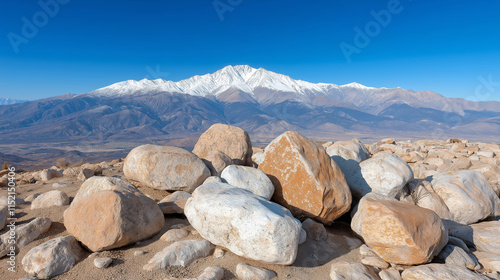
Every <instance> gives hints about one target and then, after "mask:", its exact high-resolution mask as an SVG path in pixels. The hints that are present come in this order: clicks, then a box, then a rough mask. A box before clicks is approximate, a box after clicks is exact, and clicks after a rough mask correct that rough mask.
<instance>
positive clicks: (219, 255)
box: [214, 248, 226, 259]
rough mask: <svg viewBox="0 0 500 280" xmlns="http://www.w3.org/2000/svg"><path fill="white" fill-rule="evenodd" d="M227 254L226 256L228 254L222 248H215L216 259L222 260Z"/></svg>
mask: <svg viewBox="0 0 500 280" xmlns="http://www.w3.org/2000/svg"><path fill="white" fill-rule="evenodd" d="M225 254H226V252H224V250H223V249H221V248H215V250H214V257H215V258H216V259H220V258H222V257H224V255H225Z"/></svg>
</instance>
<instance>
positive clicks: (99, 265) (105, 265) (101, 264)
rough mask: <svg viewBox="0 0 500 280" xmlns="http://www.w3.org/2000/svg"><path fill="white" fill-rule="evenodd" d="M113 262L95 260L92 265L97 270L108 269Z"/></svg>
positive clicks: (107, 259)
mask: <svg viewBox="0 0 500 280" xmlns="http://www.w3.org/2000/svg"><path fill="white" fill-rule="evenodd" d="M112 262H113V259H112V258H95V259H94V265H95V266H96V267H97V268H108V266H109V265H110V264H111V263H112Z"/></svg>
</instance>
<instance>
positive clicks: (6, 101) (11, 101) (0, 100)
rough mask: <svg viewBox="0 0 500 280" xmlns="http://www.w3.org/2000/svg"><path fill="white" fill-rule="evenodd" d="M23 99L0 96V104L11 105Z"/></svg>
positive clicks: (21, 101)
mask: <svg viewBox="0 0 500 280" xmlns="http://www.w3.org/2000/svg"><path fill="white" fill-rule="evenodd" d="M23 102H26V101H25V100H17V99H12V98H0V105H11V104H16V103H23Z"/></svg>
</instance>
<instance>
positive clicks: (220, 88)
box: [90, 65, 375, 97]
mask: <svg viewBox="0 0 500 280" xmlns="http://www.w3.org/2000/svg"><path fill="white" fill-rule="evenodd" d="M231 88H233V89H238V90H240V91H242V92H245V93H249V94H252V95H253V93H254V91H255V90H256V89H258V88H266V89H269V90H273V91H280V92H294V93H297V94H301V95H317V94H326V93H328V91H329V90H331V89H337V90H339V89H341V88H355V89H359V90H367V89H375V88H370V87H365V86H363V85H361V84H358V83H351V84H348V85H343V86H340V87H339V86H337V85H334V84H326V83H318V84H314V83H309V82H306V81H301V80H294V79H292V78H290V77H289V76H286V75H282V74H278V73H275V72H272V71H268V70H266V69H264V68H259V69H256V68H253V67H250V66H248V65H237V66H226V67H224V68H222V69H220V70H219V71H217V72H215V73H213V74H206V75H203V76H194V77H191V78H189V79H185V80H182V81H179V82H172V81H165V80H163V79H157V80H147V79H143V80H140V81H135V80H128V81H124V82H119V83H115V84H112V85H110V86H107V87H104V88H100V89H97V90H95V91H93V92H91V93H90V94H93V95H107V96H120V95H127V94H147V93H158V92H161V91H164V92H176V93H185V94H189V95H194V96H204V97H205V96H209V95H213V96H218V95H219V94H221V93H223V92H225V91H227V90H228V89H231Z"/></svg>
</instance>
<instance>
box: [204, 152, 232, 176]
mask: <svg viewBox="0 0 500 280" xmlns="http://www.w3.org/2000/svg"><path fill="white" fill-rule="evenodd" d="M202 160H203V162H204V163H205V164H206V165H207V167H208V169H210V173H211V174H212V176H220V174H221V173H222V170H224V169H225V168H226V167H227V166H229V165H231V164H233V160H232V159H231V158H230V157H229V156H228V155H226V154H225V153H223V152H220V151H211V152H210V153H208V155H206V156H205V157H204V158H202Z"/></svg>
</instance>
